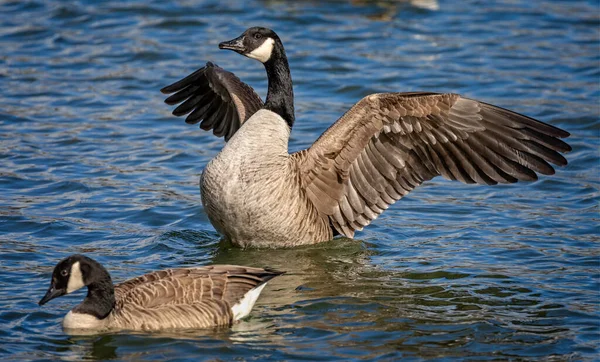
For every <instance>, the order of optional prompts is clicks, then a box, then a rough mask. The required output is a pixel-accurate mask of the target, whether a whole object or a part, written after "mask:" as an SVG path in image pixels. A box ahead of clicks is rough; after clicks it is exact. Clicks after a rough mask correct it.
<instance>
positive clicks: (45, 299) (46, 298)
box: [38, 286, 65, 305]
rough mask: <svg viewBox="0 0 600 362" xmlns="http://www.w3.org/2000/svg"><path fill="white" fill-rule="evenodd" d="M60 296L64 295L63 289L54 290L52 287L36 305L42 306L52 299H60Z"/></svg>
mask: <svg viewBox="0 0 600 362" xmlns="http://www.w3.org/2000/svg"><path fill="white" fill-rule="evenodd" d="M62 295H65V291H64V290H63V289H55V288H54V287H53V286H51V287H50V289H48V291H47V292H46V295H44V297H43V298H42V299H41V300H40V301H39V303H38V305H44V304H46V303H48V302H49V301H51V300H52V299H54V298H57V297H60V296H62Z"/></svg>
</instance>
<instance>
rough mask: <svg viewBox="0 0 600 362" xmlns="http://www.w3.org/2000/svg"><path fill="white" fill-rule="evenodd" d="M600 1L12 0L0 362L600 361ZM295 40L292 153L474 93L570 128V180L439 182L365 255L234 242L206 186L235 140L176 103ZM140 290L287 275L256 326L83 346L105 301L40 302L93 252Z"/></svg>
mask: <svg viewBox="0 0 600 362" xmlns="http://www.w3.org/2000/svg"><path fill="white" fill-rule="evenodd" d="M599 14H600V11H599V4H598V2H597V1H566V0H565V1H544V0H542V1H535V2H533V1H526V0H512V1H508V0H507V1H500V2H492V1H489V2H488V1H462V2H449V1H448V2H439V3H438V2H436V1H434V0H429V1H396V2H382V1H247V2H241V1H240V2H238V1H184V0H182V1H175V2H167V1H162V0H161V1H158V0H157V1H141V0H134V1H104V2H96V1H70V2H66V1H42V0H34V1H26V0H19V1H2V2H1V3H0V49H1V50H0V185H1V192H0V325H1V329H0V359H2V360H18V361H25V360H54V359H56V360H59V359H60V360H81V359H124V360H193V361H196V360H211V361H215V360H234V359H236V360H363V359H380V360H396V359H400V358H403V359H406V360H424V359H433V360H450V359H458V358H460V359H470V360H505V359H514V360H537V359H546V360H569V359H573V360H594V359H598V358H599V354H598V353H599V344H600V331H599V329H600V303H599V300H600V298H599V297H600V275H599V273H600V237H599V233H600V230H599V223H598V220H599V218H600V213H599V196H600V192H599V188H600V162H599V153H598V152H599V149H600V141H599V132H600V122H599V121H600V102H599V100H600V86H599V81H600V16H599ZM254 25H265V26H269V27H272V28H273V29H275V30H276V31H277V32H278V33H279V35H280V36H281V38H282V39H283V42H284V45H285V46H286V49H287V53H288V55H289V57H290V66H291V68H292V76H293V78H294V90H295V93H296V113H297V122H296V126H295V127H294V130H293V133H292V140H291V142H290V147H291V149H292V150H298V149H301V148H304V147H307V146H309V145H310V144H311V143H312V142H313V141H314V140H315V139H316V138H317V137H318V135H319V134H321V132H323V131H324V130H325V129H326V128H327V127H328V126H329V125H330V124H331V123H332V122H334V121H335V120H336V119H337V118H338V117H339V116H340V115H341V114H342V113H343V112H344V111H345V110H346V109H348V108H349V107H350V106H351V105H352V104H354V103H355V102H356V101H358V100H359V99H360V98H361V97H363V96H365V95H367V94H370V93H373V92H386V91H413V90H423V91H448V92H449V91H452V92H457V93H461V94H463V95H466V96H469V97H471V98H475V99H479V100H482V101H486V102H488V103H492V104H497V105H499V106H503V107H507V108H509V109H513V110H515V111H518V112H520V113H524V114H527V115H529V116H532V117H534V118H537V119H540V120H542V121H544V122H548V123H551V124H553V125H555V126H558V127H561V128H564V129H566V130H568V131H569V132H571V134H572V136H571V137H570V138H569V139H568V140H567V141H568V142H569V143H570V144H571V145H572V147H573V152H571V153H569V154H568V155H567V158H568V160H569V165H568V166H567V167H562V168H558V169H557V172H556V174H555V175H554V176H543V177H541V178H540V180H539V181H537V182H533V183H519V184H516V185H503V186H495V187H483V186H472V185H462V184H459V183H454V182H447V181H444V180H442V179H434V180H432V181H431V182H427V183H425V184H424V185H423V186H421V187H420V188H418V189H417V190H415V191H414V192H412V193H411V194H409V195H408V196H407V197H406V198H405V199H403V200H401V201H400V202H398V203H397V204H396V205H394V206H393V207H392V208H390V209H389V210H388V211H386V212H385V213H383V214H382V216H381V217H380V218H379V219H378V220H376V221H375V222H374V223H373V224H372V225H371V226H370V227H368V228H367V229H366V230H365V231H364V232H361V233H358V234H357V238H356V239H355V240H348V239H337V240H334V241H331V242H327V243H323V244H320V245H316V246H312V247H302V248H294V249H285V250H240V249H236V248H231V247H229V246H227V245H225V244H223V243H221V242H220V238H219V235H218V234H217V233H216V232H215V231H214V229H213V228H212V226H211V225H210V223H209V222H208V219H207V217H206V214H205V213H204V211H203V208H202V205H201V202H200V194H199V190H198V176H199V174H200V172H201V170H202V168H203V167H204V165H205V164H206V163H207V162H208V161H209V160H210V159H211V158H212V157H213V156H215V155H216V154H217V152H218V151H219V150H220V149H221V147H222V145H223V141H222V140H221V139H216V138H214V137H213V136H212V135H211V134H209V133H206V132H203V131H201V130H199V129H198V128H197V127H196V126H190V125H186V124H185V123H184V122H183V120H182V119H179V118H176V117H173V116H171V115H170V112H171V110H172V107H169V106H166V105H165V104H164V103H163V100H164V96H163V95H162V94H160V92H159V89H160V88H161V87H163V86H165V85H168V84H170V83H172V82H173V81H175V80H178V79H180V78H181V77H183V76H185V75H187V74H189V73H190V72H192V71H193V70H195V69H197V68H199V67H201V66H203V65H204V63H205V62H206V61H209V60H210V61H214V62H216V63H217V64H219V65H220V66H222V67H224V68H226V69H228V70H231V71H233V72H234V73H236V75H238V76H239V77H240V78H242V79H243V80H244V81H246V82H247V83H249V84H251V85H252V86H254V87H255V88H256V89H257V90H258V92H259V94H260V95H261V96H263V97H264V95H265V94H266V75H265V72H264V69H263V68H262V66H261V65H260V64H259V63H258V62H256V61H252V60H248V59H245V58H243V57H241V56H239V55H237V54H235V53H233V52H230V51H220V50H219V49H218V47H217V44H218V43H219V42H221V41H224V40H229V39H232V38H234V37H236V36H238V35H239V34H240V33H241V32H242V31H243V30H245V28H247V27H249V26H254ZM76 252H77V253H85V254H87V255H89V256H91V257H94V258H96V259H97V260H99V261H100V262H102V263H103V264H104V265H105V266H106V267H107V268H108V269H109V270H110V272H111V274H112V276H113V280H115V281H122V280H125V279H127V278H131V277H134V276H137V275H140V274H143V273H145V272H148V271H152V270H156V269H162V268H167V267H182V266H194V265H206V264H213V263H237V264H245V265H252V266H271V267H274V268H279V269H283V270H287V274H286V275H284V276H282V277H280V278H277V279H275V280H273V281H272V282H271V283H269V285H268V287H267V288H266V289H265V291H264V293H263V295H262V297H261V299H259V301H258V303H257V305H256V307H255V309H254V311H253V313H252V314H251V316H250V317H249V318H248V319H246V320H244V321H243V322H242V323H240V324H238V325H235V326H234V327H233V328H232V329H228V328H220V329H215V330H206V331H193V332H181V333H171V334H165V333H159V334H143V333H115V334H104V335H99V336H79V337H73V336H68V335H66V334H64V333H63V331H62V329H61V327H60V321H61V319H62V317H63V316H64V314H65V313H66V312H67V311H68V310H69V309H70V308H71V307H73V306H74V305H76V304H77V303H79V302H80V301H81V300H82V298H83V296H84V295H85V292H84V291H80V292H78V293H75V294H74V295H72V296H69V297H64V298H60V299H57V300H55V301H52V302H51V303H50V304H48V305H45V306H44V307H38V305H37V302H38V300H39V299H40V298H41V297H42V296H43V294H44V293H45V291H46V289H47V287H48V283H49V279H50V273H51V271H52V268H53V267H54V265H55V264H56V262H57V261H58V260H59V259H61V258H63V257H65V256H67V255H69V254H72V253H76Z"/></svg>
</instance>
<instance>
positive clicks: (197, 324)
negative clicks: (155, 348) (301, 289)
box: [39, 255, 282, 331]
mask: <svg viewBox="0 0 600 362" xmlns="http://www.w3.org/2000/svg"><path fill="white" fill-rule="evenodd" d="M280 274H282V273H281V272H278V271H275V270H266V269H260V268H250V267H243V266H236V265H212V266H204V267H198V268H180V269H166V270H161V271H156V272H153V273H149V274H145V275H142V276H140V277H137V278H134V279H130V280H127V281H125V282H123V283H120V284H118V285H115V286H113V285H112V281H111V279H110V275H109V274H108V272H107V271H106V269H104V267H102V265H100V264H99V263H98V262H96V261H95V260H93V259H90V258H88V257H86V256H83V255H72V256H70V257H68V258H65V259H63V260H62V261H61V262H59V263H58V264H57V266H56V267H55V269H54V272H53V275H52V282H51V285H50V288H49V290H48V292H47V293H46V295H45V296H44V298H42V300H40V303H39V304H40V305H43V304H45V303H47V302H48V301H49V300H51V299H54V298H56V297H59V296H62V295H64V294H68V293H71V292H73V291H75V290H78V289H80V288H82V287H84V286H87V287H88V294H87V297H86V298H85V300H84V301H83V302H82V303H81V304H79V305H78V306H76V307H75V308H73V309H72V310H71V311H69V312H68V313H67V315H66V316H65V318H64V319H63V327H64V328H65V329H85V330H92V331H103V330H144V331H152V330H168V329H199V328H209V327H215V326H229V325H231V324H232V323H234V322H235V321H237V320H239V319H241V318H243V317H245V316H247V315H248V314H249V313H250V310H251V309H252V306H253V305H254V303H255V302H256V300H257V298H258V296H259V294H260V292H261V291H262V289H263V288H264V287H265V285H266V283H267V282H268V281H269V280H270V279H272V278H274V277H276V276H278V275H280Z"/></svg>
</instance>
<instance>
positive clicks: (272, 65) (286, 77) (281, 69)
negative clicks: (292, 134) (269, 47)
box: [264, 39, 295, 128]
mask: <svg viewBox="0 0 600 362" xmlns="http://www.w3.org/2000/svg"><path fill="white" fill-rule="evenodd" d="M275 42H276V44H275V46H274V47H273V53H272V54H271V57H270V58H269V60H268V61H266V62H265V63H264V64H265V69H266V70H267V78H268V80H269V90H268V92H267V101H266V102H265V105H264V108H265V109H268V110H270V111H272V112H275V113H277V114H279V115H280V116H281V118H283V119H284V120H285V121H286V122H287V124H288V126H290V128H292V126H293V125H294V120H295V116H294V90H293V87H292V75H291V74H290V67H289V65H288V60H287V57H286V56H285V50H284V49H283V44H282V43H281V40H279V39H276V40H275Z"/></svg>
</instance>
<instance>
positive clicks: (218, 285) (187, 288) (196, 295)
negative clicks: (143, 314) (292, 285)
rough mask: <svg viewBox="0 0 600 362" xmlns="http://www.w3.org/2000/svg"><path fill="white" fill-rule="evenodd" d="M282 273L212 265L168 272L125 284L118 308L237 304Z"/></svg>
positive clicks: (121, 286)
mask: <svg viewBox="0 0 600 362" xmlns="http://www.w3.org/2000/svg"><path fill="white" fill-rule="evenodd" d="M280 274H282V273H281V272H278V271H275V270H271V269H260V268H250V267H244V266H236V265H211V266H205V267H200V268H189V269H167V270H161V271H157V272H153V273H149V274H145V275H142V276H140V277H137V278H134V279H131V280H128V281H126V282H123V283H121V284H119V285H117V286H116V287H115V297H116V299H117V306H118V305H136V306H138V307H141V308H145V309H150V308H157V307H161V306H165V305H170V304H179V305H181V304H188V305H189V304H194V303H197V302H201V301H208V300H218V301H225V302H227V303H229V304H230V305H233V304H235V303H237V302H238V301H239V300H240V299H241V298H242V297H243V296H244V294H246V293H247V292H248V291H249V290H251V289H253V288H256V287H257V286H259V285H261V284H263V283H266V282H267V281H269V280H270V279H272V278H274V277H276V276H277V275H280Z"/></svg>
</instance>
